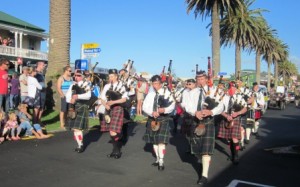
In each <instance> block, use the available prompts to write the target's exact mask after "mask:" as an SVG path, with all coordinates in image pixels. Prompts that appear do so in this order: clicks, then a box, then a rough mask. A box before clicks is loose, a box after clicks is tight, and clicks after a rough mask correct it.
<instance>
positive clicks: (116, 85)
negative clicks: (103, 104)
mask: <svg viewBox="0 0 300 187" xmlns="http://www.w3.org/2000/svg"><path fill="white" fill-rule="evenodd" d="M110 87H111V83H108V84H106V85H105V86H104V88H103V91H102V92H101V96H100V98H101V99H102V100H103V101H107V98H106V92H107V91H108V90H109V89H110ZM113 90H117V91H119V92H120V93H123V94H122V98H126V99H128V92H127V91H126V90H125V87H124V86H123V84H122V83H121V82H119V81H117V82H115V83H113Z"/></svg>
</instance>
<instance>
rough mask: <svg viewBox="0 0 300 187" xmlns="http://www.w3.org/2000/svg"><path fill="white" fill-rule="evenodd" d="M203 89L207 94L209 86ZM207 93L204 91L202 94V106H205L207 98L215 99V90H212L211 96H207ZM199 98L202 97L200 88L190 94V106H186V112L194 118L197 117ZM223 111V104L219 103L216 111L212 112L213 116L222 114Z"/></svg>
mask: <svg viewBox="0 0 300 187" xmlns="http://www.w3.org/2000/svg"><path fill="white" fill-rule="evenodd" d="M203 89H204V90H205V92H206V93H207V90H208V86H207V85H206V86H204V88H203ZM205 92H204V91H203V92H202V94H203V95H202V101H201V106H203V104H204V101H205V97H211V98H213V95H214V92H215V90H214V89H211V88H210V94H209V96H205ZM199 96H200V88H195V89H193V90H191V91H190V92H189V97H190V100H189V101H188V105H187V106H186V112H187V113H189V114H190V115H192V116H195V113H196V111H197V107H198V101H199ZM223 110H224V105H223V103H222V102H219V104H218V105H217V106H216V107H215V108H214V109H212V110H211V112H212V116H215V115H218V114H221V113H222V112H223Z"/></svg>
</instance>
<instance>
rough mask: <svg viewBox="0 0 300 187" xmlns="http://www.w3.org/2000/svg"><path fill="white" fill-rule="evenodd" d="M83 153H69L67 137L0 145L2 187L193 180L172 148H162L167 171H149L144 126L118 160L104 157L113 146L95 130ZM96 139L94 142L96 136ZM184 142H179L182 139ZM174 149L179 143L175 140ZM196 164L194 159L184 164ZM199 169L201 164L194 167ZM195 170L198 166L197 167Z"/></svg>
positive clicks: (171, 183) (167, 183)
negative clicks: (191, 162) (165, 149)
mask: <svg viewBox="0 0 300 187" xmlns="http://www.w3.org/2000/svg"><path fill="white" fill-rule="evenodd" d="M95 132H96V133H95V134H93V135H92V136H91V137H89V138H91V139H93V140H97V141H90V143H89V145H88V147H87V149H86V150H85V152H84V153H82V154H78V153H76V152H74V151H73V150H74V148H75V147H76V143H75V142H74V140H73V135H72V133H70V132H63V133H56V134H55V136H54V137H52V138H50V139H45V140H27V141H18V142H5V144H3V145H1V149H0V155H1V160H5V162H3V163H2V164H1V167H0V173H1V175H0V181H1V186H2V185H3V186H29V185H35V184H38V185H39V186H84V185H87V184H88V185H89V186H99V185H100V186H106V185H112V186H157V185H162V184H163V185H164V186H191V185H193V184H195V181H196V179H197V177H198V175H197V172H196V171H195V170H194V168H193V167H192V165H191V164H189V163H187V162H182V161H181V159H180V157H179V154H178V152H177V148H176V146H171V145H169V146H167V154H166V157H165V166H166V169H165V171H163V172H159V171H158V170H157V167H153V166H151V164H152V162H153V161H154V160H155V159H154V157H153V156H152V153H151V150H152V148H151V147H150V148H149V147H148V148H147V147H145V143H144V141H143V140H142V136H143V134H144V132H145V127H144V126H143V125H137V126H135V128H134V129H133V132H131V133H130V135H131V136H130V137H129V141H128V143H127V144H126V145H125V147H124V148H123V150H122V152H123V156H122V158H121V159H119V160H115V159H109V158H107V157H106V155H107V154H108V153H110V152H111V149H112V145H111V144H110V143H108V142H109V140H110V137H109V135H108V134H107V133H105V134H100V133H99V131H95ZM96 134H98V137H96V138H95V136H97V135H96ZM182 139H183V138H182ZM175 144H177V147H179V145H180V141H176V142H175ZM189 159H191V160H195V158H194V157H190V156H189V158H187V160H189ZM197 164H198V165H199V166H200V164H199V163H197ZM199 166H198V167H199Z"/></svg>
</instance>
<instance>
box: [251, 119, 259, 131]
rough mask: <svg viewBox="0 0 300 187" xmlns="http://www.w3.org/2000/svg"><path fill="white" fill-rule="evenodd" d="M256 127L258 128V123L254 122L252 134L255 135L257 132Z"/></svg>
mask: <svg viewBox="0 0 300 187" xmlns="http://www.w3.org/2000/svg"><path fill="white" fill-rule="evenodd" d="M258 126H259V122H258V121H256V122H255V123H254V128H253V131H252V132H254V133H257V131H258Z"/></svg>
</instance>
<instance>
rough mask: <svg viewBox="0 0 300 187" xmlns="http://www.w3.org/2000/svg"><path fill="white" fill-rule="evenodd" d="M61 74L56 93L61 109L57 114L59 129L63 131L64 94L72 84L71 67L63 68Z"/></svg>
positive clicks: (64, 119) (66, 105)
mask: <svg viewBox="0 0 300 187" xmlns="http://www.w3.org/2000/svg"><path fill="white" fill-rule="evenodd" d="M63 72H64V73H63V74H62V75H61V76H60V77H59V78H58V80H57V92H58V94H59V95H60V103H61V105H60V106H61V109H60V113H59V120H60V128H61V129H65V121H66V112H67V111H68V104H67V101H66V93H67V91H68V89H69V88H70V86H71V84H72V83H73V79H72V77H71V73H72V69H71V67H70V66H69V65H68V66H65V67H64V68H63Z"/></svg>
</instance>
